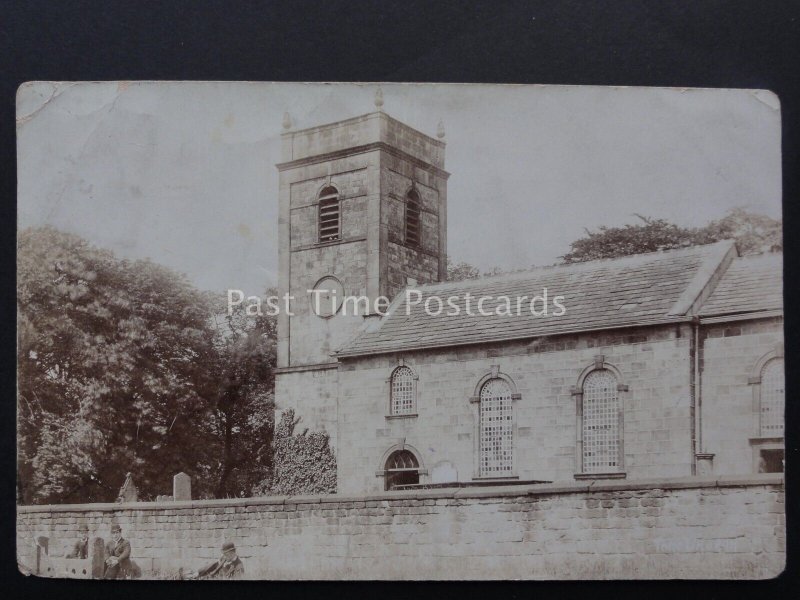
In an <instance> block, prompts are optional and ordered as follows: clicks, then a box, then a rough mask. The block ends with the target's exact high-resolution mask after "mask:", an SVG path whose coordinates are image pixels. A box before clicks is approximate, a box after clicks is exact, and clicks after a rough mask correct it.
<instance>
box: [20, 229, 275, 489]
mask: <svg viewBox="0 0 800 600" xmlns="http://www.w3.org/2000/svg"><path fill="white" fill-rule="evenodd" d="M17 279H18V283H17V294H18V332H19V336H18V501H19V502H20V503H37V502H96V501H111V500H114V498H115V497H116V494H117V491H118V489H119V486H120V485H121V483H122V482H123V480H124V478H125V474H126V473H127V472H128V471H131V472H132V473H133V477H134V481H135V482H136V485H137V487H138V489H139V491H140V495H141V497H143V498H148V497H150V498H152V497H154V496H155V495H158V494H164V493H169V491H170V490H171V487H172V476H173V475H174V474H175V473H178V472H179V471H184V472H186V473H187V474H189V475H190V476H192V478H193V490H194V491H195V493H196V494H197V495H198V496H199V497H208V496H214V495H218V494H222V495H233V494H236V495H239V494H241V493H248V492H249V490H248V489H247V487H248V485H251V484H252V481H250V479H249V478H248V476H244V475H242V473H243V472H244V471H245V470H246V469H244V468H243V466H244V465H247V467H248V469H247V470H249V467H251V466H255V468H254V469H253V470H252V472H253V473H254V474H255V476H256V477H258V478H259V479H261V478H263V477H264V476H265V475H264V471H267V470H268V469H269V465H270V462H271V461H270V457H269V443H270V435H269V433H270V432H271V431H272V425H271V403H270V393H271V385H272V383H271V377H272V374H271V366H270V365H271V364H274V360H273V358H272V357H273V356H274V352H272V354H270V352H271V351H270V344H271V343H272V341H271V340H273V339H274V332H273V331H271V330H270V329H269V327H272V326H274V325H273V324H269V323H264V322H257V321H253V322H251V323H242V322H234V321H236V319H232V321H231V322H230V323H228V327H227V328H222V327H219V326H218V325H219V323H220V321H219V319H218V318H217V319H215V318H214V316H215V315H217V316H218V313H219V309H220V307H219V299H218V298H216V297H214V296H213V295H211V294H209V293H203V292H199V291H198V290H196V289H195V288H194V287H193V286H191V285H190V284H189V282H188V281H187V280H186V278H185V277H184V276H182V275H179V274H177V273H174V272H173V271H170V270H169V269H166V268H164V267H162V266H159V265H157V264H155V263H152V262H150V261H128V260H119V259H117V258H116V257H114V255H113V254H112V253H110V252H108V251H105V250H100V249H97V248H95V247H93V246H91V245H90V244H88V243H87V242H86V241H84V240H82V239H81V238H79V237H77V236H74V235H70V234H66V233H63V232H60V231H57V230H55V229H52V228H36V229H28V230H24V231H21V232H20V234H19V237H18V263H17ZM265 445H266V450H265ZM265 452H266V454H265Z"/></svg>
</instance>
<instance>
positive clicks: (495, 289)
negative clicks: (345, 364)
mask: <svg viewBox="0 0 800 600" xmlns="http://www.w3.org/2000/svg"><path fill="white" fill-rule="evenodd" d="M730 253H735V248H734V246H733V242H731V241H723V242H717V243H715V244H709V245H707V246H695V247H692V248H686V249H681V250H670V251H664V252H652V253H648V254H639V255H635V256H628V257H623V258H617V259H606V260H598V261H591V262H586V263H579V264H575V265H561V266H555V267H542V268H537V269H533V270H531V271H525V272H521V273H511V274H505V275H499V276H496V277H486V278H482V279H477V280H468V281H458V282H447V283H437V284H430V285H423V286H417V288H415V289H418V290H419V291H420V292H421V293H422V302H421V303H420V304H417V305H414V306H411V307H410V313H409V314H408V315H407V314H406V312H407V307H406V293H405V292H402V293H401V294H399V295H398V297H397V298H396V299H395V300H394V302H393V303H392V306H391V307H390V309H389V314H388V315H387V316H385V317H383V318H382V319H381V320H380V321H379V322H378V323H377V325H374V326H372V328H371V329H368V330H367V331H365V332H363V333H361V334H360V335H358V336H357V337H356V338H355V339H354V340H352V341H351V342H350V343H348V344H346V345H345V346H344V347H343V348H341V349H340V350H339V351H338V352H337V355H338V356H340V357H345V356H358V355H365V354H374V353H384V352H395V351H403V350H412V349H424V348H435V347H444V346H457V345H463V344H474V343H484V342H493V341H501V340H510V339H524V338H532V337H537V336H542V335H552V334H562V333H570V332H574V331H586V330H592V329H607V328H614V327H620V326H629V325H636V324H649V323H656V322H670V321H680V320H685V319H686V315H687V313H689V311H690V309H691V308H692V306H693V304H694V303H695V301H696V300H697V298H698V296H699V295H700V293H701V291H702V290H703V289H704V288H705V286H706V285H707V284H708V283H709V281H710V280H711V276H712V275H713V274H714V273H715V272H716V271H717V270H718V269H719V268H720V265H721V264H722V262H723V260H724V258H725V257H726V256H728V255H729V254H730ZM544 288H547V292H548V302H549V311H550V314H549V315H548V316H534V315H533V314H531V312H530V310H529V309H527V306H526V304H523V305H522V307H523V310H522V314H521V315H519V316H517V315H516V298H517V297H519V296H528V297H533V296H535V295H540V294H541V293H542V290H543V289H544ZM467 292H469V294H471V295H472V297H473V298H477V297H480V296H493V297H494V298H495V299H493V300H492V301H487V302H485V304H484V308H485V309H486V310H487V311H494V308H495V307H496V306H498V304H499V302H498V301H497V300H496V297H497V296H500V295H505V296H509V297H510V298H511V300H512V309H513V310H514V311H515V312H514V314H513V315H512V316H506V315H494V314H493V315H491V316H488V317H487V316H480V315H479V314H477V310H476V308H477V307H476V300H475V299H473V300H472V302H471V304H472V310H473V312H474V313H475V314H474V315H472V316H470V315H467V314H466V312H465V304H466V300H465V294H466V293H467ZM430 296H439V297H440V298H442V300H443V301H445V302H446V299H447V297H448V296H457V298H458V300H457V302H456V305H458V306H459V307H460V308H461V313H460V314H459V315H458V316H448V315H447V314H446V312H447V308H448V307H447V305H446V304H445V310H444V311H443V312H442V313H441V314H440V315H438V316H432V315H429V314H427V313H426V312H425V309H424V302H425V299H426V298H428V297H430ZM554 296H564V299H563V300H562V304H563V305H564V306H565V307H566V313H565V314H564V315H562V316H554V315H553V314H552V311H553V310H554V309H555V307H554V306H553V304H552V299H553V297H554ZM539 307H540V305H539Z"/></svg>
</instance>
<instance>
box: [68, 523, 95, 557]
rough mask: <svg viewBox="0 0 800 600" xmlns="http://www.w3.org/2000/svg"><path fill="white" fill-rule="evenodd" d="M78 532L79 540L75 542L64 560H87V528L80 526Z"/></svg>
mask: <svg viewBox="0 0 800 600" xmlns="http://www.w3.org/2000/svg"><path fill="white" fill-rule="evenodd" d="M78 532H79V533H80V535H81V538H80V539H79V540H78V541H77V542H75V544H74V545H73V546H72V550H70V551H69V552H68V553H67V555H66V556H65V558H89V528H88V527H87V526H86V525H81V526H80V529H79V530H78Z"/></svg>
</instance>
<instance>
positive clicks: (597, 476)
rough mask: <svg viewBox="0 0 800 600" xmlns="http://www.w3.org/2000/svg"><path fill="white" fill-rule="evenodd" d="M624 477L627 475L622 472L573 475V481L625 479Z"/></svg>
mask: <svg viewBox="0 0 800 600" xmlns="http://www.w3.org/2000/svg"><path fill="white" fill-rule="evenodd" d="M626 477H627V473H625V472H624V471H619V472H615V473H575V479H576V480H577V481H583V480H587V479H625V478H626Z"/></svg>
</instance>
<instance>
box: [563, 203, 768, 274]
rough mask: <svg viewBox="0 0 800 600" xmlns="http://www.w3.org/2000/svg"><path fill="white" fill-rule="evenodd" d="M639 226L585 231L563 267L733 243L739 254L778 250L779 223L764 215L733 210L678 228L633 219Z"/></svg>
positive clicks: (569, 253)
mask: <svg viewBox="0 0 800 600" xmlns="http://www.w3.org/2000/svg"><path fill="white" fill-rule="evenodd" d="M636 217H638V218H639V219H640V220H641V221H642V222H641V223H637V224H634V225H631V224H626V225H623V226H622V227H606V226H600V227H598V228H597V230H596V231H590V230H588V229H586V230H585V231H586V236H585V237H583V238H580V239H578V240H575V241H574V242H572V244H570V251H569V252H568V253H567V254H565V255H564V256H562V257H561V258H562V260H563V262H564V263H576V262H585V261H588V260H596V259H599V258H615V257H618V256H628V255H631V254H639V253H642V252H653V251H657V250H667V249H673V248H684V247H688V246H695V245H699V244H710V243H712V242H716V241H719V240H723V239H735V240H736V244H737V247H738V249H739V252H740V253H741V254H753V253H759V252H766V251H774V250H780V249H781V248H782V247H783V246H782V228H781V222H780V221H778V220H775V219H771V218H770V217H767V216H765V215H758V214H755V213H749V212H747V211H745V210H744V209H741V208H737V209H733V210H732V211H730V212H729V213H728V215H726V216H725V217H724V218H722V219H720V220H718V221H713V222H711V223H709V224H708V225H706V226H705V227H698V228H685V227H679V226H677V225H675V224H674V223H670V222H668V221H666V220H664V219H653V218H651V217H645V216H642V215H636Z"/></svg>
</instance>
